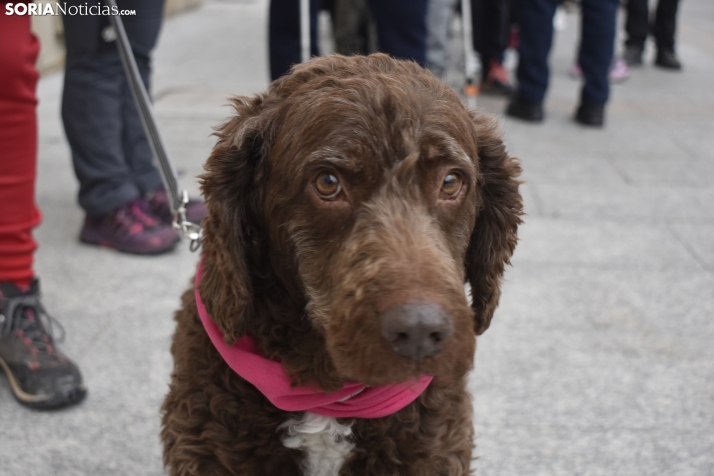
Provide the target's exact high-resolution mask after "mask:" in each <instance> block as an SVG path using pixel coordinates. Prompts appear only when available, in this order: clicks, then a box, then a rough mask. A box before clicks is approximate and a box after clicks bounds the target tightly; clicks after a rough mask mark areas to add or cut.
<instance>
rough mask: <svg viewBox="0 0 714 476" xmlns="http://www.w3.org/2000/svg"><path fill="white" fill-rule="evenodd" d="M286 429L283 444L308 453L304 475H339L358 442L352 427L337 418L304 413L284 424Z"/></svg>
mask: <svg viewBox="0 0 714 476" xmlns="http://www.w3.org/2000/svg"><path fill="white" fill-rule="evenodd" d="M281 427H282V428H286V429H287V434H286V436H285V437H284V438H283V445H285V446H286V447H287V448H295V449H299V450H302V451H304V452H305V461H304V463H303V475H304V476H337V474H338V473H339V472H340V468H341V467H342V465H343V464H344V462H345V460H346V459H347V457H348V456H349V454H350V453H351V452H352V450H353V449H354V447H355V445H354V443H352V442H351V441H350V436H351V435H352V429H351V428H350V427H349V426H348V425H343V424H341V423H339V422H338V421H337V420H336V419H335V418H332V417H326V416H322V415H316V414H314V413H310V412H305V414H304V415H303V417H302V418H300V419H296V418H291V419H290V420H288V421H286V422H285V423H283V424H282V425H281Z"/></svg>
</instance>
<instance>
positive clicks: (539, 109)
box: [506, 95, 543, 122]
mask: <svg viewBox="0 0 714 476" xmlns="http://www.w3.org/2000/svg"><path fill="white" fill-rule="evenodd" d="M506 115H508V116H511V117H515V118H518V119H522V120H524V121H528V122H543V103H542V102H531V101H526V100H525V99H523V98H521V97H520V96H518V95H514V96H513V97H512V98H511V102H510V103H509V104H508V107H507V108H506Z"/></svg>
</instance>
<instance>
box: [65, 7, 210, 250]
mask: <svg viewBox="0 0 714 476" xmlns="http://www.w3.org/2000/svg"><path fill="white" fill-rule="evenodd" d="M66 4H67V6H71V5H73V4H76V5H82V4H84V2H82V1H81V0H70V1H68V2H66ZM118 7H119V10H125V9H126V10H134V11H135V12H136V15H133V16H123V17H122V20H123V23H124V26H125V29H126V32H127V36H128V37H129V41H130V43H131V47H132V51H133V53H134V57H135V59H136V63H137V66H138V68H139V72H140V74H141V78H142V80H143V82H144V86H145V87H146V90H147V91H149V90H150V87H149V77H150V75H151V52H152V50H153V49H154V46H155V45H156V40H157V38H158V36H159V30H160V29H161V22H162V18H163V8H164V0H120V1H119V2H118ZM62 20H63V23H64V29H65V45H66V50H67V56H66V64H65V79H64V90H63V92H62V123H63V125H64V130H65V134H66V136H67V141H68V142H69V145H70V149H71V152H72V164H73V165H74V171H75V174H76V176H77V179H78V180H79V184H80V187H79V204H80V206H81V207H82V208H83V209H84V211H85V212H86V217H85V220H84V225H83V226H82V229H81V231H80V240H81V241H82V242H84V243H88V244H95V245H101V246H107V247H111V248H115V249H117V250H119V251H123V252H126V253H133V254H159V253H164V252H166V251H169V250H171V249H173V248H174V246H175V245H176V243H177V242H178V241H179V235H178V233H177V232H176V230H174V229H173V227H172V226H171V221H172V216H171V211H170V206H169V199H168V197H167V195H166V191H165V189H164V186H163V185H162V180H161V175H160V174H159V171H158V169H157V168H156V166H155V165H154V163H153V154H152V151H151V147H150V146H149V142H148V140H147V137H146V134H145V133H144V129H143V126H142V123H141V118H140V117H139V113H138V111H137V109H136V106H135V104H134V99H133V97H132V94H131V90H130V89H129V83H128V81H127V78H126V74H125V72H124V68H123V66H122V62H121V57H120V56H119V52H118V49H117V44H116V41H115V39H116V32H115V31H114V29H113V27H112V26H110V20H109V17H107V16H99V15H64V16H63V18H62ZM205 214H206V210H205V206H204V205H203V202H201V201H200V200H191V201H190V202H189V204H188V206H187V218H188V220H189V221H191V222H193V223H200V221H201V219H202V218H203V216H205Z"/></svg>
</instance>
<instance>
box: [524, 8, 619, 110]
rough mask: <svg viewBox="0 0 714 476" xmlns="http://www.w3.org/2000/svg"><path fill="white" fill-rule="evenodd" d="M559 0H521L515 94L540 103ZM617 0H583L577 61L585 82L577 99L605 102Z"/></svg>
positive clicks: (593, 102)
mask: <svg viewBox="0 0 714 476" xmlns="http://www.w3.org/2000/svg"><path fill="white" fill-rule="evenodd" d="M559 3H560V1H559V0H521V2H520V44H519V47H518V52H519V56H520V59H519V62H518V72H517V75H518V94H519V95H520V96H521V98H523V99H525V100H526V101H530V102H542V101H543V99H544V98H545V93H546V90H547V89H548V80H549V75H550V71H549V69H548V54H549V52H550V48H551V45H552V43H553V16H554V15H555V10H556V8H557V7H558V4H559ZM618 4H619V0H583V5H582V10H583V12H582V32H581V38H580V52H579V55H578V63H579V64H580V67H581V68H582V70H583V77H584V79H585V85H584V86H583V89H582V92H581V97H580V100H581V102H582V103H586V104H605V103H606V102H607V99H608V97H609V93H610V85H609V83H608V80H607V73H608V69H609V68H610V63H611V62H612V55H613V51H614V46H615V22H616V15H617V6H618Z"/></svg>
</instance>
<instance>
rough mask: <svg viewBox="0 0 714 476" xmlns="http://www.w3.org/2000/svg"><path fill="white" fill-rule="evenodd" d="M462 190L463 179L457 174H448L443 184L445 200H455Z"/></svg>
mask: <svg viewBox="0 0 714 476" xmlns="http://www.w3.org/2000/svg"><path fill="white" fill-rule="evenodd" d="M460 190H461V177H459V176H458V175H457V174H448V175H447V176H446V177H444V181H443V182H442V183H441V195H442V197H443V198H453V197H454V196H456V195H457V194H458V193H459V191H460Z"/></svg>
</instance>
